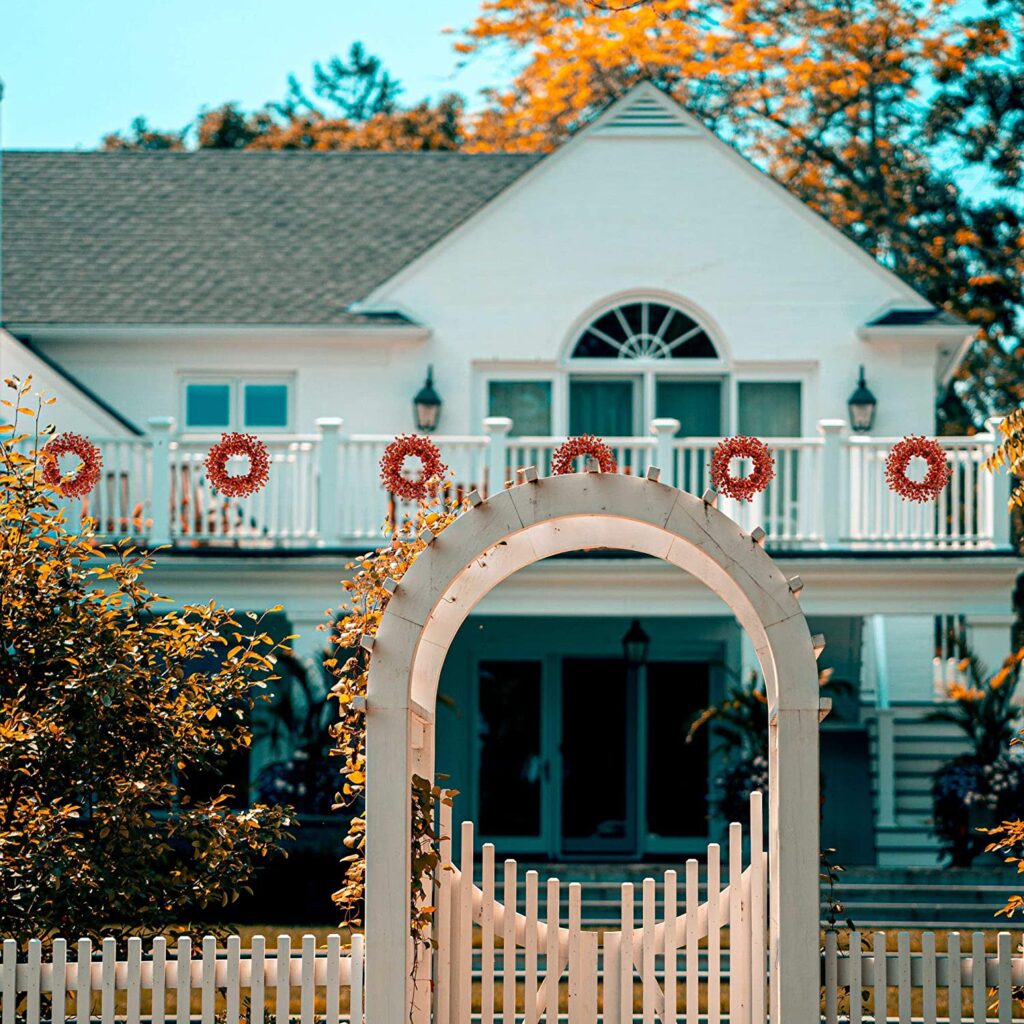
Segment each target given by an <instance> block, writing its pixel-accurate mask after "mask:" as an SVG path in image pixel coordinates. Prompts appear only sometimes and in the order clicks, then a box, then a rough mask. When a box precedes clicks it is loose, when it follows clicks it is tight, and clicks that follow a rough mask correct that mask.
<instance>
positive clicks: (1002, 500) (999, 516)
mask: <svg viewBox="0 0 1024 1024" xmlns="http://www.w3.org/2000/svg"><path fill="white" fill-rule="evenodd" d="M1001 422H1002V417H1001V416H995V417H993V418H992V419H988V420H985V428H986V430H988V432H989V434H990V435H991V436H992V450H993V451H994V450H995V448H996V446H997V445H998V444H999V442H1000V440H1001V439H1002V436H1003V435H1002V433H1001V432H1000V430H999V424H1000V423H1001ZM981 472H983V473H984V472H986V470H985V469H982V470H981ZM1012 490H1013V477H1011V476H1010V472H1009V470H1008V468H1007V467H1006V466H1002V467H1001V468H1000V469H997V470H996V471H995V472H994V473H993V474H992V491H991V494H992V513H991V514H992V523H991V529H992V545H993V547H997V548H1008V547H1010V546H1011V545H1012V543H1013V538H1012V536H1011V533H1010V512H1009V502H1010V492H1011V491H1012Z"/></svg>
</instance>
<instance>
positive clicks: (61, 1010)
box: [50, 939, 68, 1024]
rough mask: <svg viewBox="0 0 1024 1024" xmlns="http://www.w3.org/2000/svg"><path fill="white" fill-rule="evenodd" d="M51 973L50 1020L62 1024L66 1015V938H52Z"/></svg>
mask: <svg viewBox="0 0 1024 1024" xmlns="http://www.w3.org/2000/svg"><path fill="white" fill-rule="evenodd" d="M51 955H52V957H53V973H52V974H51V975H50V977H51V979H52V980H51V984H50V1020H51V1022H52V1024H64V1021H65V1020H66V1019H67V1015H68V943H67V940H66V939H54V940H53V950H52V953H51Z"/></svg>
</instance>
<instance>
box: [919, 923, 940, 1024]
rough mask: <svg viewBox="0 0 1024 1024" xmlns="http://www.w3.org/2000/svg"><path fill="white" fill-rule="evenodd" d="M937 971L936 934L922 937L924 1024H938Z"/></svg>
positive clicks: (922, 1013) (930, 933)
mask: <svg viewBox="0 0 1024 1024" xmlns="http://www.w3.org/2000/svg"><path fill="white" fill-rule="evenodd" d="M937 980H938V979H937V977H936V971H935V932H924V933H923V934H922V935H921V989H922V1000H921V1016H922V1019H923V1021H924V1024H936V1020H937V1018H938V1010H937V1002H938V1001H937V999H936V994H937V993H936V982H937Z"/></svg>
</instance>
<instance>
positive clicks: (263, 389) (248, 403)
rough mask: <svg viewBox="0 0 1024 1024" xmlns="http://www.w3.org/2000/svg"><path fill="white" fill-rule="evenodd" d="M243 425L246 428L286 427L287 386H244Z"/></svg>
mask: <svg viewBox="0 0 1024 1024" xmlns="http://www.w3.org/2000/svg"><path fill="white" fill-rule="evenodd" d="M245 425H246V426H247V427H287V426H288V385H287V384H246V385H245Z"/></svg>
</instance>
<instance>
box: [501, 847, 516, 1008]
mask: <svg viewBox="0 0 1024 1024" xmlns="http://www.w3.org/2000/svg"><path fill="white" fill-rule="evenodd" d="M517 868H518V865H517V864H516V862H515V861H514V860H506V861H505V879H504V891H503V896H502V899H503V902H504V904H505V914H504V917H503V919H502V922H501V924H502V928H501V1020H502V1024H515V1021H516V904H517V903H518V900H519V896H518V876H517Z"/></svg>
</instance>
